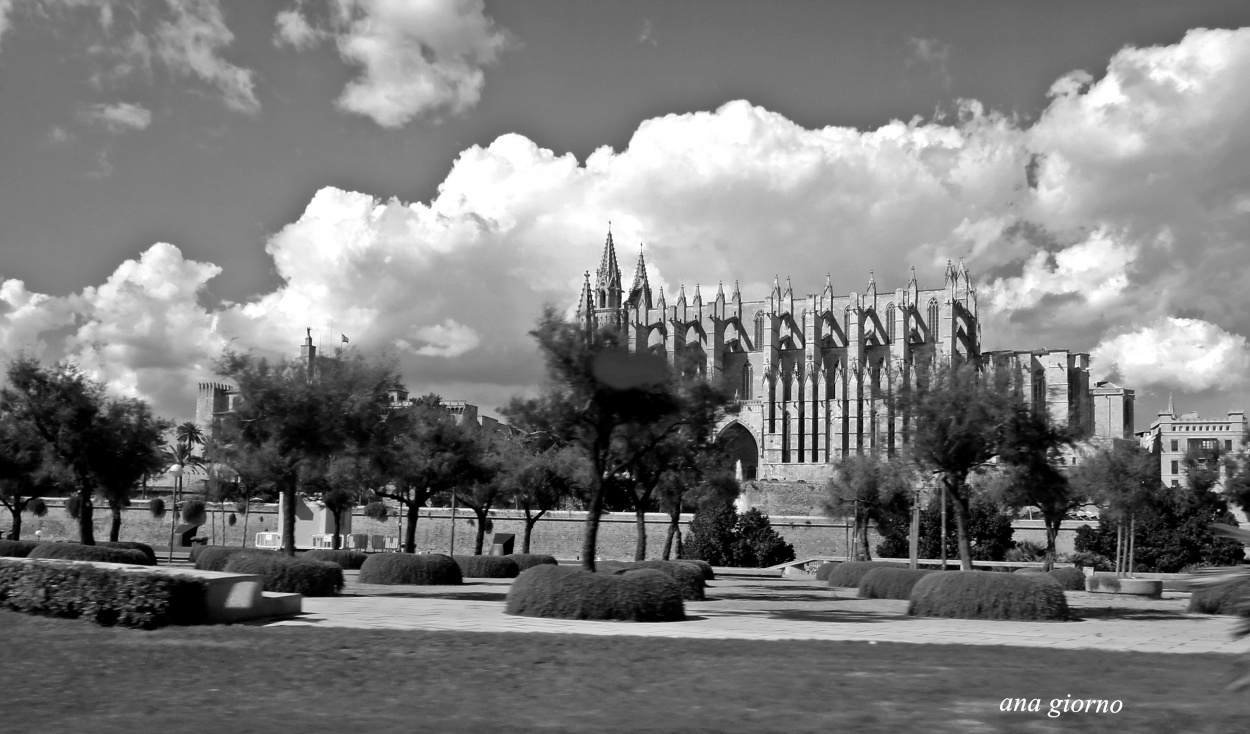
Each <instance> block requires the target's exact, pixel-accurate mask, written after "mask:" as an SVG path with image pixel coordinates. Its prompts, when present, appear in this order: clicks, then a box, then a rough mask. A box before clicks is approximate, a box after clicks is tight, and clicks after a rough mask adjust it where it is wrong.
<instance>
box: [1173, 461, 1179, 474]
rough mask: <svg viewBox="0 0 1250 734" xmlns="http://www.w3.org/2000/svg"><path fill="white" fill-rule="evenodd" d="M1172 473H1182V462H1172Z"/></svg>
mask: <svg viewBox="0 0 1250 734" xmlns="http://www.w3.org/2000/svg"><path fill="white" fill-rule="evenodd" d="M1172 473H1173V474H1180V473H1181V467H1180V462H1178V461H1173V462H1172Z"/></svg>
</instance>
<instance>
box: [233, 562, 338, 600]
mask: <svg viewBox="0 0 1250 734" xmlns="http://www.w3.org/2000/svg"><path fill="white" fill-rule="evenodd" d="M222 570H223V571H225V572H226V573H254V574H256V575H257V576H260V583H261V588H263V589H264V590H265V591H278V592H283V593H289V594H303V595H304V596H334V595H335V594H337V593H339V591H340V590H341V589H342V588H343V568H342V567H341V566H339V565H338V564H337V563H327V562H324V561H310V560H307V559H304V558H291V557H290V556H284V555H282V554H281V553H263V554H262V553H236V554H234V555H233V556H231V558H230V560H228V561H227V562H226V567H225V568H224V569H222Z"/></svg>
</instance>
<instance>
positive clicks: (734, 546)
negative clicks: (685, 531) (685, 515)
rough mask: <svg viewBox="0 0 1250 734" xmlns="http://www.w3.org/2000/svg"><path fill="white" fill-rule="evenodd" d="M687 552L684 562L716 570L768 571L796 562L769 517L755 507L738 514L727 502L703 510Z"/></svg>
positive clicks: (693, 527)
mask: <svg viewBox="0 0 1250 734" xmlns="http://www.w3.org/2000/svg"><path fill="white" fill-rule="evenodd" d="M683 550H684V551H685V552H684V553H683V554H682V556H681V557H682V558H695V559H699V560H703V561H707V562H708V563H710V564H712V565H713V566H735V567H739V568H764V567H767V566H775V565H777V564H779V563H786V562H788V561H793V560H794V546H792V545H790V544H789V543H787V542H785V540H783V539H782V537H781V536H780V535H778V534H777V531H776V530H773V528H772V524H771V523H770V522H769V521H768V516H767V515H765V514H764V513H762V512H760V511H759V510H758V509H756V508H754V507H752V508H751V509H750V510H747V511H746V512H744V513H742V514H738V513H737V512H736V511H735V510H734V506H733V505H732V504H730V503H727V502H716V503H712V504H708V505H704V506H703V507H700V508H699V510H698V512H696V513H695V516H694V521H693V522H691V523H690V542H689V543H687V544H686V546H685V548H684V549H683Z"/></svg>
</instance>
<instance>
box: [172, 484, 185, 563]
mask: <svg viewBox="0 0 1250 734" xmlns="http://www.w3.org/2000/svg"><path fill="white" fill-rule="evenodd" d="M169 473H170V474H172V475H174V496H173V502H172V503H171V504H172V505H173V507H171V508H170V509H171V510H172V512H171V513H170V515H171V517H170V519H169V563H170V564H173V562H174V526H175V525H177V524H178V490H180V489H182V464H174V465H173V466H171V467H169Z"/></svg>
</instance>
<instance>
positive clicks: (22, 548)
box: [0, 540, 39, 558]
mask: <svg viewBox="0 0 1250 734" xmlns="http://www.w3.org/2000/svg"><path fill="white" fill-rule="evenodd" d="M37 545H39V541H37V540H0V558H25V557H26V556H28V555H30V552H31V551H32V550H34V549H35V546H37Z"/></svg>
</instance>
